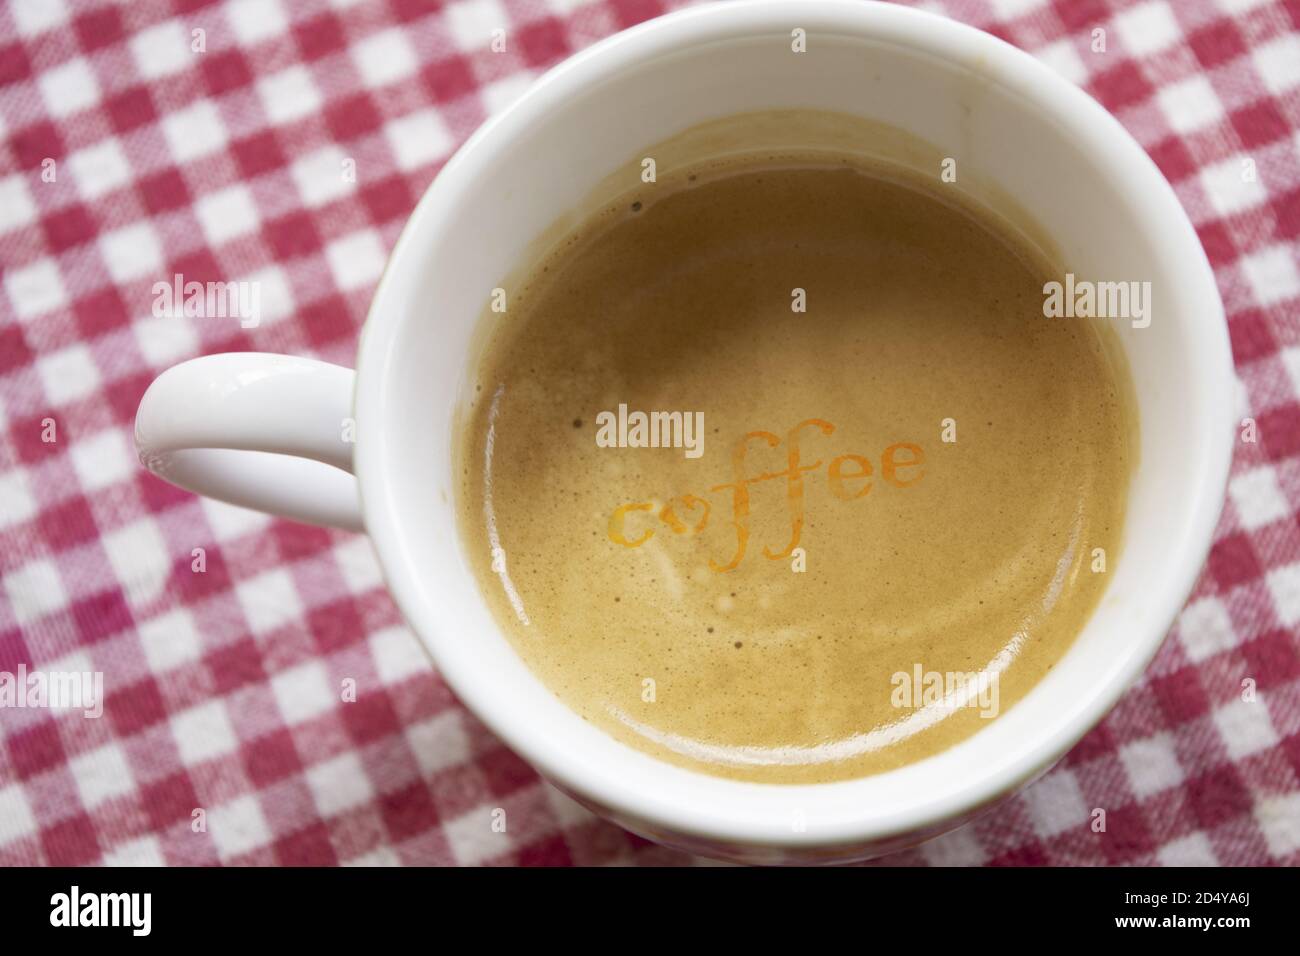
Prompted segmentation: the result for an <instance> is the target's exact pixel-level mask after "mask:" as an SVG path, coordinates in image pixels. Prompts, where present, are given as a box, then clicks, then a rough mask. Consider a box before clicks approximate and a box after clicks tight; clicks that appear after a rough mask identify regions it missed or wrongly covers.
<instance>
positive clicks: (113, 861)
mask: <svg viewBox="0 0 1300 956" xmlns="http://www.w3.org/2000/svg"><path fill="white" fill-rule="evenodd" d="M104 865H105V866H166V865H167V859H166V857H164V856H163V852H162V846H161V845H160V844H159V843H158V838H157V837H156V836H146V837H140V838H139V839H138V840H129V841H127V842H126V843H119V844H117V845H116V846H114V847H113V848H112V849H111V850H109V851H108V852H107V853H105V854H104Z"/></svg>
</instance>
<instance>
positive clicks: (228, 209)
mask: <svg viewBox="0 0 1300 956" xmlns="http://www.w3.org/2000/svg"><path fill="white" fill-rule="evenodd" d="M194 213H195V215H197V216H198V218H199V225H200V226H202V227H203V236H204V238H205V239H207V241H208V243H209V244H210V245H214V246H219V245H221V244H222V243H223V242H228V241H230V240H231V239H235V238H237V237H239V236H243V235H246V234H248V233H250V232H255V231H256V230H257V228H258V226H259V225H260V224H261V217H260V216H258V214H257V204H256V203H254V202H253V194H252V192H250V191H249V189H248V187H247V186H245V185H244V184H243V183H235V184H234V185H232V186H227V187H226V188H225V189H222V190H219V191H218V192H214V193H208V194H207V195H205V196H201V197H199V200H198V202H196V203H195V204H194Z"/></svg>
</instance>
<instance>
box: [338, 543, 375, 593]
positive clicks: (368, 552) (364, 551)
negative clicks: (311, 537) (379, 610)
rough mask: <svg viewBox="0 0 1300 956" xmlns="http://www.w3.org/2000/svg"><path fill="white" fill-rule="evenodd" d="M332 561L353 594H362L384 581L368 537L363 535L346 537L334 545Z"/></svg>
mask: <svg viewBox="0 0 1300 956" xmlns="http://www.w3.org/2000/svg"><path fill="white" fill-rule="evenodd" d="M334 561H335V562H336V563H337V564H338V566H339V571H340V572H341V573H342V574H343V580H344V581H346V582H347V585H348V590H349V591H351V592H352V593H353V594H363V593H365V592H366V591H369V590H372V589H373V588H377V587H379V586H380V585H382V584H383V583H384V576H383V574H382V573H381V572H380V570H379V559H378V558H376V557H375V551H374V548H373V547H372V546H371V544H370V539H369V538H367V537H365V536H364V535H358V536H355V537H351V538H348V540H347V541H344V542H343V543H342V544H337V545H335V546H334Z"/></svg>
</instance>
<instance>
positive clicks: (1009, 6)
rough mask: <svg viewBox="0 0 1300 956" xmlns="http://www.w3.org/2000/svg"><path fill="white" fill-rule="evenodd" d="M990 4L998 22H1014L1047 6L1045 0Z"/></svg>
mask: <svg viewBox="0 0 1300 956" xmlns="http://www.w3.org/2000/svg"><path fill="white" fill-rule="evenodd" d="M991 3H992V6H993V15H994V16H996V17H997V18H998V19H999V20H1014V19H1015V18H1016V17H1023V16H1024V15H1025V14H1026V13H1031V12H1033V11H1034V10H1041V9H1042V8H1043V7H1045V6H1046V5H1047V0H991Z"/></svg>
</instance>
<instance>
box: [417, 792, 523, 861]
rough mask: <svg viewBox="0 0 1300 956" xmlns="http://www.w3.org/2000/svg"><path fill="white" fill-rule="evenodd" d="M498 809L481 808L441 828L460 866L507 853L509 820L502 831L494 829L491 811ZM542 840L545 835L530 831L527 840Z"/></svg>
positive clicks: (508, 819) (508, 846) (509, 844)
mask: <svg viewBox="0 0 1300 956" xmlns="http://www.w3.org/2000/svg"><path fill="white" fill-rule="evenodd" d="M497 809H501V808H498V807H489V806H486V805H485V806H481V807H476V808H475V809H473V810H471V811H469V813H466V814H465V815H464V816H459V817H456V818H455V819H454V820H448V821H447V822H446V823H444V824H443V828H442V832H443V835H444V836H445V837H446V838H447V843H448V844H449V845H450V846H451V851H452V853H453V854H454V855H455V857H456V860H457V862H459V863H460V864H461V865H462V866H476V865H478V864H480V863H482V862H483V861H485V860H490V859H492V858H493V857H496V856H501V855H502V854H504V853H509V852H510V848H511V843H510V822H511V821H510V816H509V814H507V815H506V818H505V827H506V828H505V831H504V832H502V831H501V830H499V829H497V828H494V827H493V815H494V811H495V810H497ZM542 836H545V833H544V832H537V831H536V830H535V829H531V828H530V830H529V833H528V838H529V840H530V841H531V840H535V839H538V838H539V837H542Z"/></svg>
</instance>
